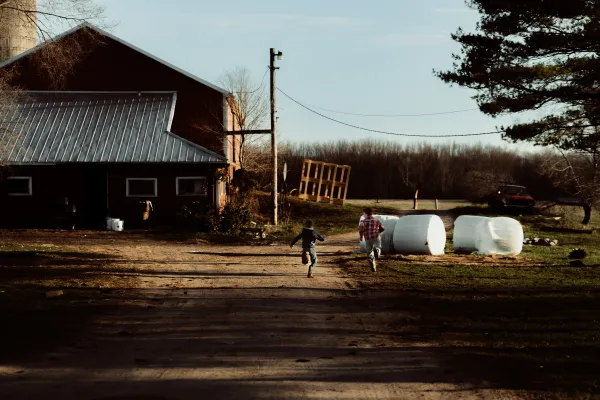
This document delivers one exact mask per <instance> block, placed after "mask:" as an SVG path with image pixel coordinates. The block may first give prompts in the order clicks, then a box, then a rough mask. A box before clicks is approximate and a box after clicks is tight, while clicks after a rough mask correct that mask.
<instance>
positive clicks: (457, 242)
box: [453, 215, 489, 253]
mask: <svg viewBox="0 0 600 400" xmlns="http://www.w3.org/2000/svg"><path fill="white" fill-rule="evenodd" d="M487 220H489V217H481V216H476V215H461V216H460V217H458V218H457V219H456V220H455V221H454V234H453V242H454V251H456V252H460V251H462V252H468V253H472V252H474V251H476V250H477V226H478V225H479V224H480V223H481V222H482V221H487Z"/></svg>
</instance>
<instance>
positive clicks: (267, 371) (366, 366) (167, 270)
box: [0, 235, 509, 400]
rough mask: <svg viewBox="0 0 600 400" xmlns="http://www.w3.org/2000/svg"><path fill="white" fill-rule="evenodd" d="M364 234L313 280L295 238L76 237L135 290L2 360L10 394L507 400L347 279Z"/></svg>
mask: <svg viewBox="0 0 600 400" xmlns="http://www.w3.org/2000/svg"><path fill="white" fill-rule="evenodd" d="M354 236H355V235H348V236H344V237H336V238H332V239H331V240H328V241H327V242H326V244H325V245H323V246H320V248H319V255H320V264H319V266H318V267H317V269H316V271H314V272H315V278H313V279H308V278H307V277H306V267H305V266H303V265H301V264H300V257H299V251H298V249H297V248H296V249H295V250H290V249H289V247H286V246H218V247H217V246H211V245H197V244H190V243H168V242H153V241H148V240H122V239H115V236H106V237H105V239H104V240H101V239H97V238H90V240H88V241H86V240H80V241H78V242H77V246H78V248H80V249H83V250H86V249H87V250H94V251H102V252H105V253H107V254H111V255H114V257H115V259H114V260H104V261H103V264H102V265H95V264H92V265H91V266H90V265H88V266H77V267H73V268H87V270H89V273H90V274H94V273H96V272H97V270H98V269H100V268H101V269H102V273H103V274H108V275H107V276H111V277H112V278H116V279H117V281H120V282H122V283H123V284H124V283H125V282H127V285H130V286H131V287H122V286H123V285H121V287H119V288H113V287H104V288H102V290H101V293H102V296H103V297H104V299H103V300H104V301H105V302H106V303H107V304H110V306H109V307H102V308H99V310H102V311H101V312H99V314H98V315H96V316H94V318H92V319H91V320H89V321H86V322H85V324H84V322H81V324H82V325H83V324H84V325H85V326H77V329H78V330H77V333H76V334H73V337H70V338H69V340H68V341H67V342H68V343H60V344H59V345H55V346H49V347H43V348H41V349H40V350H36V351H31V352H23V353H19V354H16V355H13V356H11V357H10V358H9V361H7V362H5V363H3V364H1V365H0V398H2V399H5V400H9V399H15V400H16V399H18V400H23V399H63V400H67V399H77V400H81V399H93V400H109V399H111V400H117V399H118V400H126V399H127V400H134V399H136V400H144V399H147V400H176V399H177V400H184V399H294V400H296V399H297V400H300V399H344V400H345V399H412V398H414V399H423V398H427V399H429V398H431V399H436V398H439V399H452V398H488V397H489V398H494V399H496V398H500V397H502V394H501V393H499V392H489V391H486V390H485V389H484V388H483V389H482V388H481V387H482V386H481V385H477V386H478V387H474V385H471V384H466V383H464V382H461V381H460V379H459V378H457V376H456V374H455V372H456V370H458V369H460V366H452V365H448V362H447V361H443V360H442V358H441V356H440V354H439V353H438V352H437V351H436V350H435V348H433V347H431V346H430V345H427V344H425V343H421V342H420V340H419V338H418V337H414V335H412V336H411V335H406V334H405V333H403V332H402V330H399V329H398V328H397V326H398V325H397V323H395V324H390V322H391V321H392V320H393V321H395V322H397V321H399V320H400V321H401V320H402V318H406V319H407V320H410V318H411V315H410V311H409V310H402V309H399V308H398V306H397V305H395V304H394V302H393V301H389V300H390V299H393V295H394V294H393V293H389V292H386V293H383V292H381V293H380V292H373V291H364V290H361V287H360V284H359V283H357V282H355V281H353V280H352V279H351V278H350V277H347V276H344V272H343V271H342V270H340V269H338V268H337V266H336V264H335V261H336V258H339V256H340V254H348V253H349V252H350V251H351V250H352V248H354V247H355V241H356V240H355V237H354ZM71 239H72V238H71ZM69 240H70V237H69V236H66V237H63V238H56V237H54V238H53V239H48V238H43V239H39V240H38V244H40V243H42V242H44V241H46V242H51V243H55V242H57V241H58V242H60V243H67V244H68V242H69ZM365 268H367V266H366V265H365ZM127 285H125V286H127ZM86 293H87V292H86V290H84V288H82V289H81V290H80V291H78V290H71V291H69V290H66V295H65V298H64V300H61V301H69V302H72V303H73V304H78V302H85V301H87V302H89V303H93V304H95V303H94V302H100V301H99V300H98V299H97V298H92V297H89V296H88V295H87V294H86ZM86 296H88V297H86ZM99 307H100V305H99ZM47 324H48V325H47V329H48V330H49V331H51V330H52V329H54V327H53V326H52V321H49V322H48V323H47ZM79 328H80V329H79ZM42 334H43V332H42ZM506 396H507V397H509V396H508V395H506Z"/></svg>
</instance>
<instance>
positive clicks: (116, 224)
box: [111, 219, 124, 232]
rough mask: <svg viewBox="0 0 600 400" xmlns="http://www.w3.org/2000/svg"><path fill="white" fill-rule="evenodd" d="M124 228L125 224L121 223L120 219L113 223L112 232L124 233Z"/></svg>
mask: <svg viewBox="0 0 600 400" xmlns="http://www.w3.org/2000/svg"><path fill="white" fill-rule="evenodd" d="M123 226H124V222H123V221H121V220H120V219H114V220H113V221H112V228H111V230H113V231H115V232H123Z"/></svg>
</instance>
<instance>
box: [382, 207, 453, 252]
mask: <svg viewBox="0 0 600 400" xmlns="http://www.w3.org/2000/svg"><path fill="white" fill-rule="evenodd" d="M393 243H394V249H395V250H396V253H399V254H424V255H433V256H439V255H443V254H444V247H446V228H445V227H444V222H443V221H442V219H441V218H440V217H438V216H437V215H409V216H406V217H402V218H400V219H399V220H398V222H396V226H395V228H394V236H393Z"/></svg>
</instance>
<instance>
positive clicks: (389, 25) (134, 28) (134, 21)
mask: <svg viewBox="0 0 600 400" xmlns="http://www.w3.org/2000/svg"><path fill="white" fill-rule="evenodd" d="M96 1H97V3H99V4H101V5H104V6H105V7H106V17H107V19H108V21H109V22H110V23H111V24H112V25H113V26H112V27H111V29H110V31H111V33H113V34H115V35H117V36H119V37H120V38H122V39H124V40H126V41H128V42H130V43H132V44H134V45H136V46H138V47H141V48H142V49H144V50H146V51H149V52H150V53H152V54H154V55H156V56H158V57H160V58H162V59H164V60H166V61H168V62H170V63H172V64H175V65H176V66H178V67H181V68H183V69H185V70H187V71H189V72H191V73H193V74H195V75H197V76H199V77H201V78H202V79H205V80H208V81H210V82H213V83H215V84H217V85H218V83H219V79H220V77H221V76H222V74H223V73H224V72H225V71H227V70H231V69H234V68H236V67H245V68H247V69H248V70H249V71H250V72H251V74H252V77H253V79H254V80H255V81H256V84H257V85H258V84H259V83H260V82H261V80H262V78H263V76H264V74H265V72H266V71H267V66H268V64H269V49H270V48H271V47H274V48H276V49H277V50H279V51H281V52H283V53H284V58H283V60H282V61H278V66H279V67H280V69H279V70H278V71H277V86H278V87H279V88H281V89H282V90H283V91H285V92H286V93H287V94H289V95H290V96H291V97H293V98H295V99H296V100H298V101H300V102H301V103H303V104H306V105H309V106H316V107H319V108H326V109H329V110H334V111H341V112H348V113H361V114H386V115H389V114H394V115H395V114H411V115H412V114H428V113H439V112H448V111H457V110H468V109H471V110H472V109H476V108H477V105H476V104H475V101H474V100H472V98H471V97H472V96H473V94H474V93H473V92H471V91H469V90H467V89H464V88H459V87H450V86H448V85H446V84H445V83H443V82H442V81H440V80H439V79H438V78H436V77H435V76H434V74H433V70H434V69H436V70H444V69H448V68H451V66H452V58H451V55H452V53H453V52H458V51H459V50H460V48H459V46H458V45H457V44H456V43H454V42H453V41H452V40H451V38H450V34H451V33H452V32H455V31H456V30H457V28H458V27H462V28H463V29H466V30H473V29H474V27H475V24H476V22H477V21H478V14H477V13H476V12H475V11H472V10H470V9H469V8H467V7H466V6H465V4H464V0H423V1H414V0H377V1H374V2H370V3H367V2H365V1H358V0H303V1H290V0H286V1H282V0H277V1H275V0H252V1H248V0H228V1H222V2H221V1H210V2H209V1H198V0H170V1H168V2H166V1H164V0H127V1H123V0H96ZM367 4H369V5H367ZM267 83H268V79H267ZM277 106H278V117H279V119H278V124H279V125H278V132H279V134H280V136H281V137H282V139H283V140H290V141H309V142H312V141H329V140H339V139H348V140H354V139H378V140H379V139H381V140H393V141H395V142H400V143H415V142H427V143H432V144H437V143H446V142H452V141H455V142H457V143H475V142H481V143H484V144H488V143H490V144H495V145H505V142H503V141H502V139H501V138H500V134H496V135H491V136H483V137H478V138H463V139H448V138H444V139H433V138H425V139H409V138H402V137H397V136H389V135H384V134H378V133H371V132H365V131H361V130H357V129H353V128H350V127H346V126H342V125H339V124H337V123H334V122H331V121H329V120H327V119H325V118H322V117H320V116H318V115H315V114H312V113H310V112H309V111H306V110H305V109H303V108H301V107H300V106H298V105H297V104H295V103H293V102H292V101H290V100H289V99H287V98H285V97H284V96H283V95H281V94H278V97H277ZM317 111H319V112H322V113H323V114H326V115H327V116H330V117H332V118H335V119H339V120H340V121H343V122H346V123H349V124H353V125H358V126H361V127H365V128H370V129H374V130H381V131H388V132H397V133H407V134H425V135H448V134H464V133H478V132H489V131H495V130H497V129H496V128H498V127H499V126H501V125H506V124H510V123H512V122H515V121H519V120H520V118H521V119H522V118H523V117H518V116H517V117H514V116H507V117H502V118H496V119H494V118H491V117H488V116H485V115H483V114H482V113H480V112H479V111H478V110H475V111H468V112H461V113H455V114H445V115H435V116H432V115H430V116H421V117H398V118H382V117H363V116H352V115H344V114H338V113H333V112H329V111H323V110H317ZM266 128H267V127H266ZM506 146H508V147H511V148H515V149H516V148H521V149H522V148H524V147H523V146H519V147H516V146H514V145H510V146H509V145H506Z"/></svg>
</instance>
